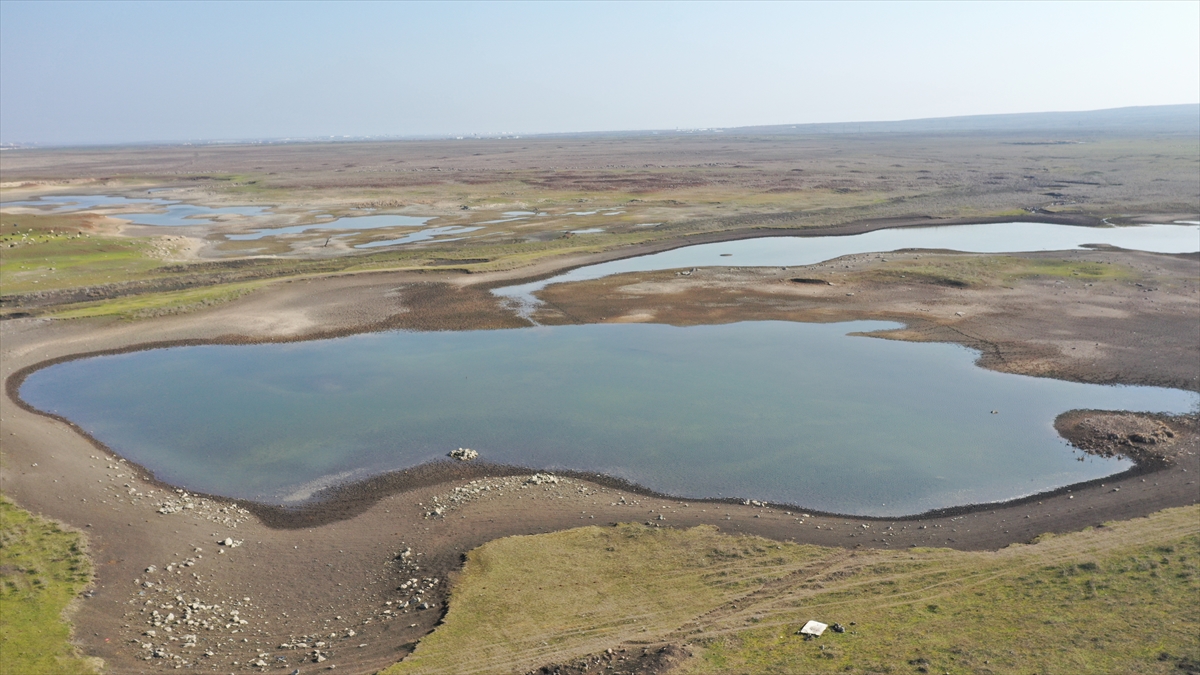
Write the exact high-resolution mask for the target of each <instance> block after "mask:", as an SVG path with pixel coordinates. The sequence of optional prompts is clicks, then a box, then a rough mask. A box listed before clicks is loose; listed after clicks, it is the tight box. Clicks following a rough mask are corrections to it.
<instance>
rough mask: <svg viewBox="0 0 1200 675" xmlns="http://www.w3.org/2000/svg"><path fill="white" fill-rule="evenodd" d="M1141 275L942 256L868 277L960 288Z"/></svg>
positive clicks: (1086, 266)
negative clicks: (1038, 280)
mask: <svg viewBox="0 0 1200 675" xmlns="http://www.w3.org/2000/svg"><path fill="white" fill-rule="evenodd" d="M1136 276H1137V275H1136V274H1135V273H1134V272H1133V270H1131V269H1129V268H1128V267H1125V266H1123V265H1116V264H1108V263H1101V262H1088V261H1080V260H1052V259H1034V258H1019V257H1014V256H1003V255H997V256H977V255H938V256H923V257H922V259H921V260H920V261H917V260H906V261H890V262H888V263H885V264H883V265H881V266H879V268H878V269H876V270H872V271H871V272H868V273H867V274H865V275H864V278H866V279H869V280H877V281H884V282H889V283H894V282H899V281H906V282H908V283H912V282H914V281H915V282H923V283H932V284H937V285H941V286H954V287H959V288H968V287H980V288H982V287H989V286H1006V285H1009V284H1012V283H1013V282H1016V281H1020V280H1022V279H1037V278H1043V279H1073V280H1076V281H1092V282H1097V281H1120V280H1126V279H1132V278H1134V277H1136Z"/></svg>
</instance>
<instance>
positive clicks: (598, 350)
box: [20, 322, 1198, 516]
mask: <svg viewBox="0 0 1200 675" xmlns="http://www.w3.org/2000/svg"><path fill="white" fill-rule="evenodd" d="M895 325H896V324H891V323H884V322H853V323H841V324H799V323H788V322H745V323H736V324H730V325H720V326H692V327H686V328H680V327H673V326H664V325H654V324H626V325H615V324H614V325H586V326H559V327H539V328H526V329H514V330H500V331H466V332H444V333H410V332H389V333H375V334H368V335H359V336H352V337H345V338H338V339H332V340H320V341H313V342H305V343H290V344H276V345H251V346H220V345H216V346H190V347H176V348H168V349H156V350H150V351H143V352H135V353H129V354H122V355H114V356H101V357H93V358H86V359H80V360H76V361H71V362H67V363H62V364H58V365H54V366H50V367H48V368H45V369H43V370H40V371H37V372H35V373H33V374H32V375H31V376H30V377H29V378H28V379H27V380H26V381H25V383H24V385H23V386H22V388H21V390H20V395H21V397H22V398H23V399H24V400H26V401H27V402H29V403H30V404H31V405H33V406H35V407H37V408H40V409H42V410H47V411H51V412H54V413H57V414H60V415H63V416H65V417H67V418H68V419H71V420H72V421H74V422H76V423H77V424H79V425H80V426H81V427H82V428H84V429H86V430H87V431H88V432H90V433H91V434H93V435H94V436H95V437H96V438H98V439H99V440H101V441H103V442H104V443H105V444H107V445H108V446H109V447H110V448H112V449H113V450H114V451H116V452H118V453H120V454H121V455H122V456H124V457H127V458H129V459H131V460H133V461H136V462H138V463H140V464H142V465H143V466H145V467H146V468H148V469H149V470H150V471H152V472H153V473H154V474H155V475H156V476H157V477H159V478H161V479H163V480H165V481H168V482H170V483H172V484H175V485H178V486H181V487H185V488H188V489H191V490H196V491H202V492H209V493H215V494H222V495H227V496H231V497H237V498H241V499H257V500H263V501H269V502H277V503H278V502H288V501H295V500H300V499H303V498H305V497H307V496H308V495H309V494H310V493H311V492H312V490H313V489H314V486H319V485H323V484H326V483H328V482H330V480H331V479H332V478H336V479H339V480H347V479H351V478H362V477H366V476H369V475H372V474H375V473H379V472H384V471H388V470H394V469H402V468H406V467H411V466H416V465H418V464H423V463H425V462H430V461H435V460H439V459H444V458H445V456H446V453H447V452H448V451H450V450H453V449H455V448H457V447H460V446H461V447H470V448H474V449H476V450H478V451H479V452H480V453H481V458H482V459H484V460H486V461H491V462H498V463H509V464H518V465H524V466H529V467H532V468H538V469H575V470H580V471H588V472H596V473H604V474H609V475H614V476H619V477H622V478H625V479H628V480H630V481H633V482H635V483H638V484H640V485H643V486H645V487H648V488H651V489H653V490H657V491H660V492H665V493H669V494H673V495H679V496H683V497H693V498H695V497H740V498H750V499H759V500H765V501H771V502H784V503H792V504H796V505H800V506H803V507H805V508H809V509H817V510H825V511H833V512H840V513H848V514H860V515H876V516H884V515H901V514H912V513H917V512H922V511H926V510H929V509H934V508H940V507H946V506H955V505H962V504H969V503H979V502H991V501H997V500H1006V499H1012V498H1015V497H1020V496H1022V495H1028V494H1032V493H1036V492H1040V491H1044V490H1049V489H1053V488H1057V487H1060V486H1064V485H1069V484H1072V483H1076V482H1079V481H1084V480H1089V479H1093V478H1099V477H1103V476H1106V475H1110V474H1112V473H1115V472H1119V471H1121V470H1123V469H1125V468H1127V467H1128V466H1129V464H1128V462H1125V461H1122V460H1105V459H1099V458H1093V457H1087V458H1086V459H1085V460H1084V461H1077V457H1081V456H1082V455H1081V454H1079V453H1076V452H1074V451H1073V450H1072V449H1071V448H1069V447H1068V446H1067V445H1066V444H1065V442H1064V441H1063V440H1062V439H1060V438H1059V437H1058V435H1057V434H1056V432H1055V430H1054V428H1053V426H1052V422H1053V420H1054V418H1055V417H1056V416H1057V415H1058V414H1059V413H1061V412H1064V411H1066V410H1070V409H1074V408H1097V409H1128V410H1147V411H1158V412H1170V413H1182V412H1186V411H1188V410H1191V409H1194V408H1196V407H1197V405H1198V397H1197V396H1196V395H1195V394H1193V393H1189V392H1184V391H1179V390H1172V389H1161V388H1152V387H1112V386H1098V385H1086V384H1078V383H1071V382H1062V381H1057V380H1051V379H1042V378H1033V377H1024V376H1019V375H1011V374H1006V373H997V372H992V371H988V370H983V369H981V368H978V367H976V366H975V365H973V362H974V360H975V359H976V357H977V353H976V352H973V351H971V350H969V349H966V348H963V347H959V346H956V345H948V344H922V343H908V342H898V341H891V340H880V339H875V338H870V337H862V336H852V335H847V333H851V332H857V331H868V330H879V329H885V328H889V327H894V326H895ZM993 410H995V411H997V414H993V413H992V411H993Z"/></svg>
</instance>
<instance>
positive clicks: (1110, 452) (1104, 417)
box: [1054, 410, 1196, 464]
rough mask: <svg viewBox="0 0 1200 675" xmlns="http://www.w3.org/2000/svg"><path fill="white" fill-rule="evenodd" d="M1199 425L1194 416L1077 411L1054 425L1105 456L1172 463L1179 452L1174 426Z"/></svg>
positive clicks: (1073, 442)
mask: <svg viewBox="0 0 1200 675" xmlns="http://www.w3.org/2000/svg"><path fill="white" fill-rule="evenodd" d="M1188 424H1190V425H1191V426H1195V424H1196V419H1195V418H1194V417H1168V416H1164V415H1150V414H1144V413H1116V412H1102V411H1096V410H1073V411H1070V412H1066V413H1063V414H1062V415H1059V416H1058V419H1056V420H1055V421H1054V426H1055V428H1056V429H1058V432H1059V433H1060V434H1062V436H1063V437H1064V438H1066V439H1067V441H1069V442H1070V443H1071V445H1073V446H1075V447H1077V448H1079V449H1080V450H1083V451H1085V452H1088V453H1090V454H1093V455H1099V456H1101V457H1128V458H1129V459H1132V460H1134V461H1137V462H1139V463H1152V464H1170V463H1172V461H1173V460H1174V458H1175V456H1176V454H1177V448H1176V442H1175V441H1176V439H1177V437H1178V435H1179V434H1178V432H1177V430H1176V429H1175V428H1174V427H1173V425H1188Z"/></svg>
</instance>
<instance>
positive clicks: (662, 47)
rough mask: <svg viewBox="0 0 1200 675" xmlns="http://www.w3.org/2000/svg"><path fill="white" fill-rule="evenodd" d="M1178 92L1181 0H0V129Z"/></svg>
mask: <svg viewBox="0 0 1200 675" xmlns="http://www.w3.org/2000/svg"><path fill="white" fill-rule="evenodd" d="M1196 102H1200V2H1187V1H1182V2H1159V3H1156V2H1136V3H1123V2H1100V3H1089V2H1066V3H1054V2H1011V3H1010V2H996V3H986V2H969V3H962V2H959V3H950V2H919V3H903V2H886V3H873V2H844V3H819V2H805V3H784V2H769V3H749V2H738V3H716V2H714V3H683V2H670V3H650V2H637V3H633V2H622V3H586V2H580V3H567V2H561V3H550V2H538V3H500V2H487V3H465V2H453V3H415V2H409V3H384V2H368V3H353V2H337V3H323V2H300V3H289V2H227V3H222V2H199V3H193V2H82V3H78V2H54V1H52V0H39V1H37V2H24V1H18V0H0V143H37V144H44V145H68V144H103V143H126V142H169V141H214V140H250V139H276V138H288V137H291V138H312V137H323V136H356V137H358V136H421V135H456V134H459V135H466V134H472V133H479V134H495V133H501V132H508V133H518V134H533V133H555V132H583V131H617V130H645V129H677V128H704V127H737V126H750V125H767V124H801V123H810V122H859V121H874V120H899V119H915V118H926V117H948V116H955V115H974V114H995V113H1012V112H1045V111H1059V110H1095V109H1101V108H1114V107H1123V106H1134V105H1162V104H1176V103H1196Z"/></svg>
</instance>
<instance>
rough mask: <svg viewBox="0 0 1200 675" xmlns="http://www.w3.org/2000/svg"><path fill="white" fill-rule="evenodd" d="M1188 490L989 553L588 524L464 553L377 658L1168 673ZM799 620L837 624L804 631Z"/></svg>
mask: <svg viewBox="0 0 1200 675" xmlns="http://www.w3.org/2000/svg"><path fill="white" fill-rule="evenodd" d="M1197 600H1200V507H1185V508H1178V509H1170V510H1167V511H1163V512H1160V513H1156V514H1153V515H1151V516H1150V517H1148V518H1139V519H1134V520H1131V521H1125V522H1119V523H1109V524H1107V525H1106V526H1104V527H1099V528H1094V529H1088V530H1085V531H1083V532H1078V533H1072V534H1068V535H1063V536H1044V537H1041V538H1039V540H1038V542H1037V543H1036V544H1030V545H1014V546H1010V547H1008V548H1005V549H1002V550H1000V551H995V552H962V551H953V550H947V549H915V548H914V549H908V550H900V551H890V550H859V551H847V550H845V549H837V548H820V547H816V546H800V545H795V544H786V543H785V544H781V543H778V542H774V541H770V540H766V539H761V538H757V537H749V536H729V535H723V534H720V533H718V532H717V531H716V530H714V529H712V528H708V527H700V528H694V529H690V530H659V529H656V528H648V527H641V526H636V525H622V526H619V527H616V528H598V527H589V528H582V529H579V530H570V531H566V532H558V533H554V534H547V535H538V536H528V537H510V538H506V539H500V540H497V541H494V542H491V543H489V544H486V545H484V546H482V547H480V548H479V549H476V550H475V551H473V552H471V554H470V555H469V556H468V559H467V563H466V565H465V567H464V569H463V571H462V573H461V574H460V575H459V576H458V577H457V578H456V579H454V580H453V583H452V590H451V598H450V610H449V612H448V613H447V615H446V618H445V622H444V624H443V625H441V626H439V627H438V628H437V629H436V630H435V631H434V632H433V633H432V634H431V635H429V636H428V637H427V638H426V639H424V640H423V641H422V642H421V643H420V644H419V645H418V646H417V649H416V651H415V652H414V653H413V654H412V655H411V656H409V657H408V658H407V659H406V660H405V661H403V662H401V663H399V664H397V665H395V666H393V667H392V668H390V669H388V670H386V671H385V672H386V673H388V674H389V675H398V674H401V673H450V672H453V673H483V672H497V673H499V672H525V671H528V670H530V669H532V668H536V667H538V666H541V665H547V664H551V663H565V662H569V661H572V660H575V659H578V658H580V657H583V656H585V655H587V654H593V653H597V652H600V651H603V650H604V649H605V648H608V647H615V646H618V645H621V644H625V645H630V644H632V645H635V646H636V645H637V644H639V643H641V644H656V643H659V642H675V643H690V644H691V645H692V649H693V651H694V652H695V653H696V657H695V658H693V659H690V660H688V661H686V662H685V663H684V664H683V665H682V667H681V669H680V671H679V672H680V673H747V672H754V673H797V672H802V673H822V672H831V673H832V672H838V673H919V672H930V673H933V672H936V673H946V672H949V673H1028V672H1064V673H1065V672H1138V673H1171V672H1180V671H1179V668H1181V667H1182V668H1184V669H1186V668H1187V667H1189V666H1194V665H1196V664H1200V643H1197V641H1196V639H1195V637H1196V635H1197V634H1200V602H1197ZM809 619H816V620H818V621H823V622H826V623H830V624H832V623H834V622H838V623H841V624H842V625H843V626H845V627H846V628H847V632H845V633H842V634H838V633H834V632H832V631H829V632H827V633H826V634H825V635H824V636H822V637H821V638H819V639H816V640H805V639H803V638H802V637H801V636H799V635H798V634H797V631H798V630H799V628H800V627H801V626H802V625H803V624H804V623H805V622H806V621H808V620H809Z"/></svg>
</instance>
